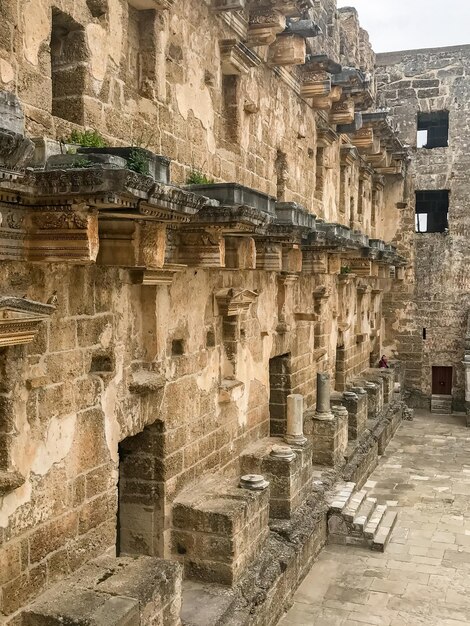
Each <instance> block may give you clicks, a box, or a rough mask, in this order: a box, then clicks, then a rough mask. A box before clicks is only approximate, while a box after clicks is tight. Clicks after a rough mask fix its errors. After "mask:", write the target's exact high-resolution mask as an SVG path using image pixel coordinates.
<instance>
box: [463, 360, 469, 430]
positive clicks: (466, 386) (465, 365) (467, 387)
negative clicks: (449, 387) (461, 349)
mask: <svg viewBox="0 0 470 626" xmlns="http://www.w3.org/2000/svg"><path fill="white" fill-rule="evenodd" d="M462 365H463V366H464V368H465V411H466V413H467V426H468V427H470V352H467V353H466V354H465V357H464V360H463V361H462Z"/></svg>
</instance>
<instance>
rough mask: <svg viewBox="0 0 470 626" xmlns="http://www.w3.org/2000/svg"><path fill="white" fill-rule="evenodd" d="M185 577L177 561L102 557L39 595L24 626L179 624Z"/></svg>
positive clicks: (144, 557)
mask: <svg viewBox="0 0 470 626" xmlns="http://www.w3.org/2000/svg"><path fill="white" fill-rule="evenodd" d="M181 578H182V568H181V566H180V565H179V564H178V563H171V562H169V561H164V560H162V559H157V558H153V557H147V556H141V557H137V558H136V557H120V558H113V557H107V556H103V557H100V558H98V559H96V560H94V561H92V562H91V563H89V564H88V565H87V566H85V567H84V568H82V569H81V570H79V571H78V572H76V573H75V574H74V575H73V576H72V577H70V578H69V579H66V580H64V581H63V582H61V583H59V584H58V585H56V586H55V587H53V588H52V589H50V590H49V591H47V592H46V593H44V594H43V595H42V596H40V598H39V599H38V600H37V601H36V602H34V603H33V604H32V605H31V606H30V607H28V608H27V609H26V610H24V611H23V614H22V617H23V626H60V625H63V624H74V625H75V626H134V625H135V624H140V625H141V626H151V625H152V624H156V623H157V624H160V623H165V625H167V626H179V625H180V618H179V609H180V606H179V605H180V602H179V598H180V595H181ZM175 600H176V601H175Z"/></svg>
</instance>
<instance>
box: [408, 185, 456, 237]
mask: <svg viewBox="0 0 470 626" xmlns="http://www.w3.org/2000/svg"><path fill="white" fill-rule="evenodd" d="M448 214H449V191H448V190H447V189H442V190H439V191H417V192H416V223H415V226H416V232H417V233H445V232H447V231H448V229H449V221H448Z"/></svg>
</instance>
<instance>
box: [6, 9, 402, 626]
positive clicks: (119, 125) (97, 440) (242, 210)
mask: <svg viewBox="0 0 470 626" xmlns="http://www.w3.org/2000/svg"><path fill="white" fill-rule="evenodd" d="M240 4H241V5H242V6H244V5H245V3H244V2H241V3H240ZM266 4H267V3H266ZM274 4H275V5H276V7H277V8H276V11H275V17H276V19H277V21H278V25H277V26H276V24H274V26H272V25H271V26H269V28H268V29H267V30H268V34H269V35H270V36H271V35H272V34H273V32H274V37H272V38H270V39H269V42H268V44H269V45H268V44H266V45H254V44H253V43H250V42H252V39H251V37H253V33H251V34H250V29H251V30H253V27H257V25H258V23H259V21H258V18H260V19H261V18H263V16H264V18H266V15H265V14H264V13H266V11H264V13H263V11H262V12H261V13H262V14H261V16H260V15H259V13H258V12H257V10H258V9H259V7H255V9H253V6H252V3H246V5H247V6H246V8H245V10H244V11H242V16H241V17H240V14H239V12H237V11H221V12H215V11H213V10H212V3H210V2H208V0H207V1H204V2H199V1H198V2H196V1H195V2H191V3H189V8H188V3H187V2H181V1H178V0H175V1H171V0H145V1H142V2H140V1H136V0H132V1H129V2H125V1H124V0H87V1H85V0H76V1H73V2H72V1H71V0H70V1H68V0H61V1H60V2H51V1H49V0H35V1H34V2H33V1H29V0H21V1H20V0H8V1H7V2H2V4H1V6H0V81H1V82H0V86H1V87H2V89H3V88H5V89H8V92H5V93H6V95H5V94H4V92H3V91H2V92H0V95H1V98H0V110H1V111H2V116H1V118H0V139H1V141H0V214H1V219H0V242H1V248H0V261H1V265H0V279H1V281H2V285H4V293H5V296H9V297H12V298H13V299H10V300H8V299H7V300H8V301H7V302H4V301H3V300H2V299H0V305H1V307H2V309H1V310H2V315H3V314H5V316H6V317H5V318H2V322H3V321H5V319H7V317H8V315H10V314H12V315H13V322H14V323H13V322H12V323H11V324H10V326H9V327H7V328H6V329H5V325H3V326H2V329H1V330H0V341H1V347H0V374H1V375H0V381H1V382H0V385H1V386H0V607H1V608H0V614H1V617H2V619H4V621H5V622H6V623H8V624H10V625H12V624H15V625H16V624H18V623H19V621H20V618H19V614H20V612H21V611H22V609H23V608H24V607H25V606H27V605H28V604H29V603H30V602H31V601H32V600H34V599H35V598H36V597H37V596H38V595H39V594H41V593H42V592H43V591H44V590H45V589H46V588H48V587H50V586H51V585H53V584H54V583H56V582H59V581H61V580H62V579H64V578H65V577H67V576H68V575H70V574H72V573H73V572H74V571H75V570H77V569H78V568H80V567H81V566H83V565H85V564H87V563H89V562H90V561H92V560H94V559H95V558H96V557H99V556H100V555H103V554H115V553H116V552H118V553H119V552H121V553H122V555H123V556H126V555H127V554H134V555H146V556H152V557H164V558H173V557H175V555H174V554H173V553H172V550H173V551H174V548H175V546H174V545H173V544H172V533H173V531H174V523H173V518H172V513H173V503H174V502H175V500H176V499H177V498H178V496H180V495H181V493H182V492H184V490H186V493H187V492H188V491H189V492H190V493H192V495H194V494H195V495H196V496H197V494H198V484H199V483H200V482H201V477H203V476H204V477H205V476H206V475H207V474H216V475H217V477H218V478H217V479H219V478H220V477H223V479H224V481H228V482H227V484H228V483H230V485H231V487H230V489H232V490H235V491H237V490H238V487H236V485H237V484H238V482H237V481H238V478H239V475H240V470H241V467H240V457H241V453H242V451H244V450H245V449H246V448H249V446H251V445H253V444H255V443H256V442H259V441H260V440H262V439H265V438H266V437H268V435H276V434H282V433H283V428H284V423H283V419H284V415H283V413H282V410H283V399H284V396H285V394H286V392H287V391H289V393H295V394H301V395H303V397H304V402H305V409H306V410H309V409H311V408H312V407H313V406H314V404H315V400H316V375H317V373H318V372H328V373H330V375H331V376H332V379H333V380H335V381H336V383H337V388H338V390H339V391H343V390H344V389H346V387H347V385H348V384H349V383H350V382H351V380H352V379H353V378H354V377H355V376H358V375H359V374H361V373H362V372H363V371H364V370H366V369H368V368H369V367H370V366H371V365H376V361H377V360H378V355H380V353H381V351H382V343H383V332H384V327H385V321H384V318H383V315H382V302H383V298H384V294H385V293H386V292H387V291H389V290H390V288H391V287H392V285H394V284H395V283H394V282H393V280H392V278H391V273H390V268H394V269H396V268H398V267H399V266H401V265H403V263H404V260H403V258H402V257H401V256H400V255H399V254H397V251H396V249H395V248H394V247H393V246H392V245H391V242H392V240H393V239H394V237H395V235H396V226H395V223H396V216H397V214H398V209H397V202H399V201H400V200H401V201H402V200H403V188H404V185H405V179H404V174H405V172H404V170H403V168H402V158H403V157H402V155H401V156H400V155H399V156H398V157H397V153H396V151H397V149H398V147H400V146H399V144H397V142H396V140H395V138H394V135H393V131H392V129H391V127H390V125H389V120H388V119H385V116H384V115H382V114H379V115H378V117H377V116H376V117H374V115H375V113H372V114H371V117H370V118H369V119H368V121H366V123H365V127H364V129H365V131H366V132H365V133H364V134H362V135H358V134H357V132H359V131H360V130H361V129H357V128H356V126H355V111H356V107H357V111H358V112H360V111H363V110H365V109H367V108H374V101H373V95H374V94H373V89H371V88H370V82H369V80H368V79H367V80H366V79H365V78H364V75H363V74H364V72H365V71H366V70H367V71H369V70H370V69H371V64H372V60H373V55H372V52H371V50H370V47H368V44H367V39H366V37H365V35H364V33H363V31H360V30H359V25H358V22H357V16H355V15H353V16H352V18H351V19H352V22H351V24H348V32H347V33H346V30H344V32H343V35H342V34H341V23H342V18H341V19H340V16H338V15H337V12H336V6H335V3H334V2H333V1H332V0H325V1H324V2H321V3H320V5H316V6H315V7H312V12H311V16H313V17H315V16H316V18H317V20H318V22H319V23H320V25H322V24H323V26H322V28H324V26H325V28H324V30H323V32H324V34H323V35H322V36H321V37H319V38H318V42H317V41H316V39H315V38H313V39H312V38H311V37H308V36H306V37H303V36H302V37H300V36H291V35H290V34H284V35H282V36H279V37H277V35H279V34H280V30H282V28H281V26H282V24H284V23H285V18H286V15H285V13H282V11H285V12H287V13H289V15H288V16H287V17H292V15H294V16H297V17H300V16H302V15H303V13H300V14H299V8H298V3H296V2H290V3H287V6H286V3H277V4H276V3H275V2H274ZM280 5H282V7H281V8H279V7H280ZM235 6H240V5H237V3H236V2H235ZM263 6H264V5H263ZM253 13H254V15H255V17H256V19H254V18H253ZM309 15H310V14H309ZM270 16H271V14H270V13H269V12H268V22H269V20H271V17H270ZM248 19H250V20H251V21H250V22H249V21H248ZM348 20H349V18H348ZM348 20H346V21H348ZM262 23H263V22H262ZM201 24H204V27H203V28H201V27H200V25H201ZM279 24H281V26H279ZM311 28H312V27H311ZM273 29H274V30H273ZM276 29H277V30H276ZM262 34H266V33H265V32H264V31H263V33H262ZM258 36H259V37H261V35H260V34H259V33H258ZM305 40H306V41H307V43H308V44H309V45H310V48H309V51H310V52H312V53H313V54H315V53H316V54H317V55H318V54H319V53H321V52H326V53H327V55H329V56H328V57H327V60H326V61H324V60H323V61H321V62H322V63H323V62H325V63H326V65H327V67H328V72H327V71H326V70H324V69H321V71H320V74H321V80H318V77H315V76H314V77H313V78H312V76H311V74H312V67H311V66H309V65H308V63H305V60H306V59H305V54H304V56H303V58H300V61H299V60H298V59H297V60H296V59H294V60H291V56H289V54H290V53H291V52H292V49H290V48H289V49H288V50H287V52H286V49H285V47H284V46H286V47H287V48H288V43H289V42H292V41H294V42H295V43H296V45H298V44H299V43H300V44H301V48H302V46H306V44H305ZM340 41H342V48H341V49H340ZM188 42H189V43H190V45H189V44H188ZM349 42H352V43H351V46H352V47H351V49H349V48H348V46H349V45H350V43H349ZM256 43H257V44H259V43H260V41H259V40H256ZM248 44H250V45H248ZM353 44H354V45H353ZM315 46H317V47H315ZM277 47H279V48H280V50H279V49H278V48H277ZM295 51H296V50H294V52H295ZM274 53H276V54H277V55H278V56H276V57H275V58H276V59H277V61H278V62H279V59H280V61H282V63H280V65H276V66H275V67H273V63H272V62H271V60H272V55H273V54H274ZM281 53H283V54H285V57H283V56H282V54H281ZM286 57H287V61H289V62H285V61H286ZM300 57H302V55H300ZM338 61H341V62H342V63H346V62H347V63H348V64H349V65H351V64H356V68H352V74H348V73H347V72H346V76H343V75H342V74H343V72H342V71H341V70H342V68H341V66H340V65H338ZM315 68H316V71H317V72H318V71H319V69H318V67H317V66H315ZM349 69H351V68H349ZM304 74H307V78H308V80H307V79H305V80H304V78H305V77H304V78H302V77H303V76H304ZM325 74H327V76H326V77H325ZM331 76H333V78H332V77H331ZM335 77H336V78H335ZM334 80H336V81H338V84H337V85H334V86H333V87H332V81H333V82H334ZM309 81H310V82H309ZM339 83H341V84H339ZM350 83H351V84H353V85H354V90H352V88H351V92H350V91H348V89H350V87H349V84H350ZM305 84H307V85H309V86H310V87H309V88H315V89H316V88H318V85H319V84H320V87H321V88H325V89H326V90H327V91H328V89H329V91H328V94H327V95H326V96H320V97H319V98H317V97H315V96H308V97H304V96H302V95H301V92H302V88H305ZM325 84H326V87H325ZM312 85H313V87H312ZM341 85H342V86H341ZM12 92H15V93H16V94H17V95H18V97H19V100H20V103H18V102H17V101H16V100H15V97H14V95H13V94H12ZM302 93H303V92H302ZM331 93H333V95H329V94H331ZM20 105H21V106H20ZM3 109H5V112H6V114H3ZM21 109H23V110H24V113H25V129H26V137H23V118H22V114H21ZM364 119H366V120H367V118H366V116H364ZM353 120H354V121H353ZM351 125H352V126H351ZM85 128H88V129H90V128H91V129H94V130H96V131H98V132H99V133H101V134H102V135H103V137H104V139H105V141H106V142H107V143H108V144H111V146H114V147H115V146H122V145H124V146H127V148H128V150H127V153H125V154H127V156H125V157H124V156H123V154H124V153H122V152H121V153H116V152H112V153H106V149H108V150H109V149H110V146H108V147H107V148H104V152H99V151H96V152H95V153H93V151H92V152H91V153H90V152H88V153H83V152H80V153H79V154H78V155H75V154H63V152H65V151H67V150H74V149H75V148H76V146H75V148H73V147H72V146H71V145H70V143H67V146H66V147H65V148H64V146H63V145H62V146H61V145H59V143H58V142H57V141H56V140H58V139H61V138H64V137H67V138H69V134H70V132H71V131H72V130H80V131H83V130H84V129H85ZM356 131H357V132H356ZM348 133H349V134H348ZM374 134H375V135H374ZM30 139H32V140H33V143H32V142H31V141H30ZM35 147H36V150H35V151H34V148H35ZM136 147H137V148H139V149H141V148H145V147H148V148H150V149H151V150H152V151H153V152H155V153H158V154H161V155H164V157H167V158H168V159H166V158H160V159H158V158H157V159H155V157H154V156H152V155H151V157H148V153H144V156H145V155H147V156H146V157H145V158H151V163H152V164H153V165H152V168H153V169H152V171H146V172H145V173H142V172H140V173H139V172H136V171H135V170H132V171H131V168H130V167H129V166H130V164H131V163H130V159H129V155H130V154H131V152H132V149H133V148H136ZM80 149H81V148H80ZM33 152H34V154H33V155H32V153H33ZM139 154H140V156H142V152H139ZM31 156H32V159H31ZM83 161H85V163H86V166H84V165H83ZM169 161H171V165H170V166H168V162H169ZM77 162H78V164H77ZM33 164H34V166H35V167H36V169H35V170H32V169H28V170H26V171H25V166H26V165H33ZM168 168H169V171H168ZM155 170H158V172H157V173H156V172H155ZM196 170H197V172H196ZM162 172H163V173H162ZM190 173H193V174H195V173H197V175H198V176H199V180H201V178H202V181H203V182H204V183H205V184H204V188H203V190H201V188H200V187H198V186H192V187H190V188H188V187H186V186H185V183H186V182H188V175H189V174H190ZM201 174H203V175H204V176H205V178H204V177H201ZM196 178H197V177H196ZM212 179H214V180H213V181H212ZM191 182H193V183H194V182H196V181H195V180H194V178H193V179H192V181H191ZM214 182H221V183H228V184H232V185H233V184H235V186H234V187H231V188H230V190H231V191H232V192H233V189H236V191H237V193H238V192H240V193H243V194H244V196H243V199H242V200H240V201H234V202H232V203H229V202H228V201H227V202H225V203H224V201H220V203H219V204H217V198H214V194H219V196H218V197H220V193H228V192H227V188H226V187H223V191H222V192H221V188H220V187H217V186H215V185H214V184H213V183H214ZM168 183H171V184H168ZM240 185H244V186H246V187H248V188H249V189H242V190H241V187H240ZM240 190H241V191H240ZM202 191H203V192H204V196H202V195H201V194H202ZM263 192H264V194H263ZM210 194H212V196H211V198H212V199H211V201H209V200H207V198H206V195H210ZM266 194H269V195H266ZM247 198H248V199H247ZM293 202H296V203H299V205H301V206H298V205H295V204H292V203H293ZM260 206H261V207H264V208H260ZM175 207H176V208H175ZM266 207H268V208H267V209H266ZM315 216H316V217H317V218H318V219H316V218H315ZM47 301H49V304H48V305H46V304H44V303H46V302H47ZM12 303H13V304H12ZM12 311H13V313H12ZM33 313H34V315H33ZM15 324H16V326H15ZM18 329H20V330H21V332H22V333H23V334H21V332H20V330H18ZM36 329H39V330H38V333H37V335H36V336H34V332H35V330H36ZM28 342H29V343H28ZM281 357H282V359H283V360H282V363H283V366H282V368H284V367H285V369H286V374H288V378H287V377H286V379H285V380H284V379H282V381H280V380H276V379H275V376H277V370H276V367H274V366H272V367H271V371H270V363H271V364H273V363H274V359H277V358H281ZM282 368H281V369H282ZM270 374H271V376H270ZM281 375H284V371H282V372H281ZM278 383H282V384H281V385H280V386H279V385H278ZM284 383H285V384H284ZM275 400H278V401H275ZM279 415H281V417H279ZM346 433H347V424H346V421H344V425H343V428H342V437H341V446H339V448H340V449H341V450H343V448H344V447H345V445H346V440H345V438H346ZM374 454H376V452H375V449H374ZM337 456H338V455H336V456H335V458H334V459H333V460H334V462H337V463H340V462H341V461H342V458H336V457H337ZM339 457H341V455H339ZM304 469H305V468H304V467H302V472H301V474H302V476H304ZM307 478H308V477H306V478H305V481H304V482H307ZM224 484H225V483H224ZM303 487H305V485H303ZM193 492H194V493H193ZM297 493H301V494H302V498H304V497H306V496H305V489H302V488H299V489H298V490H297V492H296V494H297ZM296 494H294V495H296ZM293 499H294V498H293ZM196 500H197V498H196ZM298 500H300V496H299V498H297V500H295V502H296V504H297V501H298ZM195 506H196V505H195ZM289 512H290V508H289ZM263 519H264V517H263ZM187 521H188V520H186V522H187ZM317 521H318V520H317ZM299 523H300V522H299ZM302 523H303V522H302ZM318 524H319V525H318V528H316V527H315V525H314V524H313V521H312V522H311V525H310V526H309V528H308V533H307V534H308V537H309V539H308V541H307V545H306V547H305V548H304V551H305V553H306V554H307V556H305V558H304V560H303V561H302V562H300V560H299V559H298V558H297V556H296V554H292V555H291V556H292V562H291V564H290V565H289V568H291V569H289V572H291V570H292V573H290V574H289V576H291V577H292V581H294V582H293V583H292V584H291V585H290V587H289V591H286V590H284V591H285V593H284V596H283V597H288V596H289V593H290V589H293V588H294V586H295V582H297V581H298V579H299V576H301V575H302V574H304V573H305V571H304V570H305V568H306V567H307V566H308V563H309V561H310V560H311V558H313V556H314V555H315V554H316V553H317V551H318V550H319V549H320V547H321V545H323V542H324V538H325V537H324V536H325V533H326V530H325V525H324V519H323V518H321V516H320V518H319V521H318ZM265 526H266V524H265ZM261 530H262V532H261V535H262V536H263V538H265V535H266V532H267V529H266V528H263V529H261ZM270 541H271V543H274V544H276V543H277V542H276V540H275V539H274V538H273V537H272V536H271V537H270ZM309 542H310V543H309ZM284 549H285V548H284V546H281V547H280V548H279V546H278V552H280V553H282V551H283V550H284ZM299 550H301V549H300V548H299ZM255 552H256V551H255ZM249 554H250V557H251V556H253V554H252V553H251V552H250V553H249ZM179 556H181V555H179ZM253 558H254V557H253ZM302 558H303V557H302ZM245 565H246V564H245V562H244V561H243V566H245ZM279 567H280V566H279ZM92 569H93V568H92ZM238 573H239V572H238V571H237V576H238ZM281 574H282V572H279V577H281ZM229 578H230V577H228V579H229ZM281 578H282V577H281ZM282 584H285V582H282ZM123 593H124V592H123ZM124 595H126V594H125V593H124ZM132 598H134V596H132Z"/></svg>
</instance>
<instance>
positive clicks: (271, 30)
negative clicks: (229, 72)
mask: <svg viewBox="0 0 470 626" xmlns="http://www.w3.org/2000/svg"><path fill="white" fill-rule="evenodd" d="M285 28H286V17H285V15H284V14H283V13H281V12H280V11H278V10H275V9H273V8H268V7H264V8H259V9H256V10H252V11H250V18H249V22H248V32H247V39H248V45H249V46H254V47H257V46H269V45H271V44H272V43H273V42H274V41H276V36H277V35H279V34H280V33H282V32H283V31H284V30H285Z"/></svg>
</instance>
